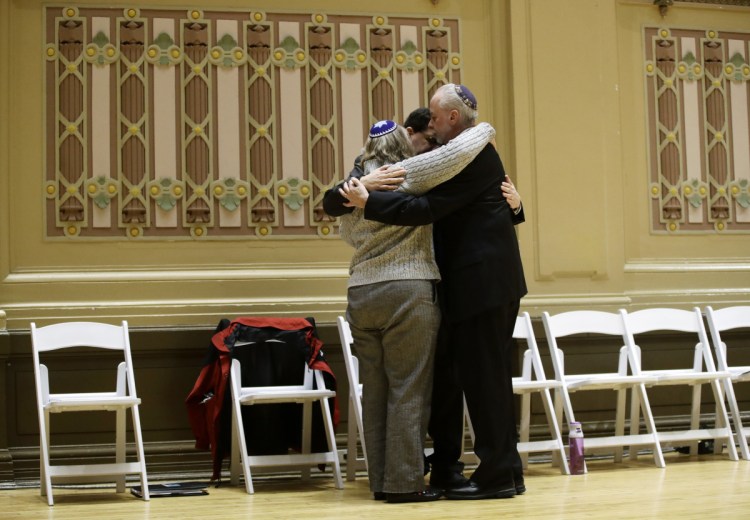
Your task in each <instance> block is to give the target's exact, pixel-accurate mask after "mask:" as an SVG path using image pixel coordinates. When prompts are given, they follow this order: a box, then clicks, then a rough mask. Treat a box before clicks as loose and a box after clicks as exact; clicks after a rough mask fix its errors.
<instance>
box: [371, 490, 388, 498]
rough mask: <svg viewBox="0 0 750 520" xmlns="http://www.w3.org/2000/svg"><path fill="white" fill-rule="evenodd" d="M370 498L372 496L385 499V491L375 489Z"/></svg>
mask: <svg viewBox="0 0 750 520" xmlns="http://www.w3.org/2000/svg"><path fill="white" fill-rule="evenodd" d="M372 498H374V499H375V500H385V499H386V496H385V493H384V492H382V491H375V492H374V493H373V494H372Z"/></svg>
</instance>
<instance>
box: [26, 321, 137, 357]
mask: <svg viewBox="0 0 750 520" xmlns="http://www.w3.org/2000/svg"><path fill="white" fill-rule="evenodd" d="M32 325H33V324H32ZM32 339H33V341H32V343H33V345H34V348H35V349H36V350H37V351H38V352H47V351H51V350H58V349H63V348H71V347H96V348H105V349H110V350H124V349H125V345H126V344H127V341H128V338H127V328H126V329H125V330H123V327H122V326H118V325H109V324H107V323H96V322H81V321H77V322H68V323H56V324H53V325H47V326H45V327H36V326H32Z"/></svg>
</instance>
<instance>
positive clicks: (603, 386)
mask: <svg viewBox="0 0 750 520" xmlns="http://www.w3.org/2000/svg"><path fill="white" fill-rule="evenodd" d="M623 320H624V311H622V310H621V311H620V312H619V313H610V312H602V311H588V310H584V311H570V312H563V313H560V314H557V315H555V316H550V315H549V314H548V313H547V312H544V313H542V321H543V323H544V329H545V331H546V334H547V341H548V344H549V348H550V354H551V356H552V366H553V367H554V369H555V379H557V380H558V381H559V382H560V384H561V386H560V389H559V390H558V391H556V392H555V408H556V411H557V418H558V421H561V419H562V410H563V409H564V411H565V415H566V416H567V420H568V424H570V423H572V422H574V421H575V420H576V419H575V415H574V412H573V406H572V404H571V399H570V394H572V393H575V392H583V391H593V390H612V391H615V392H616V394H617V407H616V413H615V433H614V435H610V436H601V437H587V438H586V450H587V451H592V450H602V449H609V448H614V455H615V461H617V462H621V461H622V451H623V448H624V447H625V446H629V447H630V453H631V456H635V455H636V454H637V450H636V449H635V448H636V447H638V446H646V447H650V448H651V449H652V450H653V456H654V464H656V466H658V467H660V468H663V467H664V457H663V455H662V451H661V447H660V445H659V440H658V437H657V433H656V426H655V424H654V418H653V415H652V413H651V408H650V405H649V401H648V396H647V395H646V389H645V386H644V385H645V383H649V382H651V381H653V380H655V379H656V378H655V377H652V376H645V375H639V374H635V373H631V372H630V371H629V367H630V365H631V364H632V362H633V359H632V352H630V350H629V348H628V346H627V343H626V333H625V326H624V321H623ZM580 334H586V335H592V334H597V335H599V336H597V340H599V339H601V340H602V342H601V343H599V342H597V343H594V342H588V341H587V342H586V343H585V344H586V345H587V346H588V349H587V351H586V352H585V355H577V356H573V355H570V352H569V355H568V356H567V357H566V356H565V355H564V354H563V349H562V348H561V347H560V345H559V343H558V340H559V339H560V338H564V337H567V336H574V335H580ZM601 336H604V338H601ZM606 336H609V337H610V338H606ZM612 337H614V338H616V339H614V341H615V343H616V344H617V345H619V346H618V347H617V348H616V349H615V348H608V344H609V345H610V346H611V343H612V341H613V340H612ZM606 339H609V340H610V341H605V340H606ZM615 357H616V358H617V367H616V370H613V371H611V372H601V371H600V368H601V367H602V366H603V364H605V363H608V362H609V361H610V360H612V359H613V358H615ZM613 364H614V363H613ZM627 390H632V392H631V394H632V397H631V399H637V402H638V406H637V407H634V409H635V410H638V409H640V410H641V411H642V416H643V419H644V422H645V424H646V429H647V432H648V433H647V434H639V433H638V424H639V422H640V421H639V419H640V417H639V415H638V414H633V415H631V424H630V434H629V435H626V434H625V405H626V399H627Z"/></svg>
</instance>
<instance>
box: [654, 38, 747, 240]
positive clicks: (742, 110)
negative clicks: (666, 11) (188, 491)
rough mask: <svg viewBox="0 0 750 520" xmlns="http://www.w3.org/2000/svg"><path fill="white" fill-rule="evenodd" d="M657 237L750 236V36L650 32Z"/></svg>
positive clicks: (655, 226) (655, 223) (655, 230)
mask: <svg viewBox="0 0 750 520" xmlns="http://www.w3.org/2000/svg"><path fill="white" fill-rule="evenodd" d="M645 48H646V62H645V77H646V92H647V96H648V110H649V129H650V136H649V155H650V157H649V168H650V176H651V184H650V188H649V190H650V194H649V196H650V197H651V216H652V219H651V226H652V231H654V232H666V233H681V232H703V233H715V232H719V233H731V232H741V233H747V232H750V109H749V107H750V34H748V33H726V32H719V31H714V30H705V31H699V30H678V29H664V28H650V29H646V30H645Z"/></svg>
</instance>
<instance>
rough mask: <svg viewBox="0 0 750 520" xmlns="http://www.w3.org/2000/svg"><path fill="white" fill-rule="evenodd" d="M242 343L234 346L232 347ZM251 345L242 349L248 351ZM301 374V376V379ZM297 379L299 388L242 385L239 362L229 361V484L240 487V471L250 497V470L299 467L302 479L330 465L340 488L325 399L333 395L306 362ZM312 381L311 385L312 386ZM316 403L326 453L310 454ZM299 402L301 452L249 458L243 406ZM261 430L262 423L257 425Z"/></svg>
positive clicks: (334, 438)
mask: <svg viewBox="0 0 750 520" xmlns="http://www.w3.org/2000/svg"><path fill="white" fill-rule="evenodd" d="M239 346H241V344H240V343H239V342H238V343H235V347H239ZM251 347H252V345H248V346H244V347H243V348H251ZM303 372H304V376H303ZM300 377H301V378H302V377H304V381H303V382H302V383H301V384H299V385H284V386H281V385H280V386H247V387H246V386H242V383H241V381H242V365H241V364H240V361H239V360H238V359H232V367H231V371H230V386H231V395H232V419H233V421H232V422H233V428H232V451H231V463H230V478H231V480H230V482H231V483H232V484H233V485H237V484H239V476H240V470H241V471H242V474H243V475H244V477H245V489H246V490H247V492H248V493H249V494H253V493H254V492H255V490H254V488H253V481H252V473H251V472H250V468H251V467H279V466H280V467H301V468H303V470H302V475H303V477H306V476H308V474H309V469H310V467H313V466H319V465H326V464H331V466H332V468H333V477H334V482H335V485H336V488H338V489H343V487H344V483H343V481H342V479H341V467H340V465H339V458H338V452H337V450H336V437H335V434H334V431H333V420H332V419H331V410H330V406H329V404H328V400H329V399H331V398H333V397H335V396H336V392H335V391H333V390H328V389H326V387H325V383H324V381H323V374H322V373H321V371H320V370H314V369H310V368H309V367H308V366H307V364H306V363H302V364H301V366H300ZM313 381H314V384H313ZM315 402H319V403H320V407H321V415H322V416H323V424H324V426H325V433H326V441H327V445H328V451H326V452H319V453H313V452H311V445H312V412H313V403H315ZM278 403H299V404H302V431H301V432H300V437H301V452H300V453H291V452H289V453H286V454H279V455H250V454H249V453H248V447H247V444H246V442H245V425H244V423H243V420H242V406H254V405H266V404H278ZM257 427H258V428H263V425H262V424H258V425H257Z"/></svg>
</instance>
